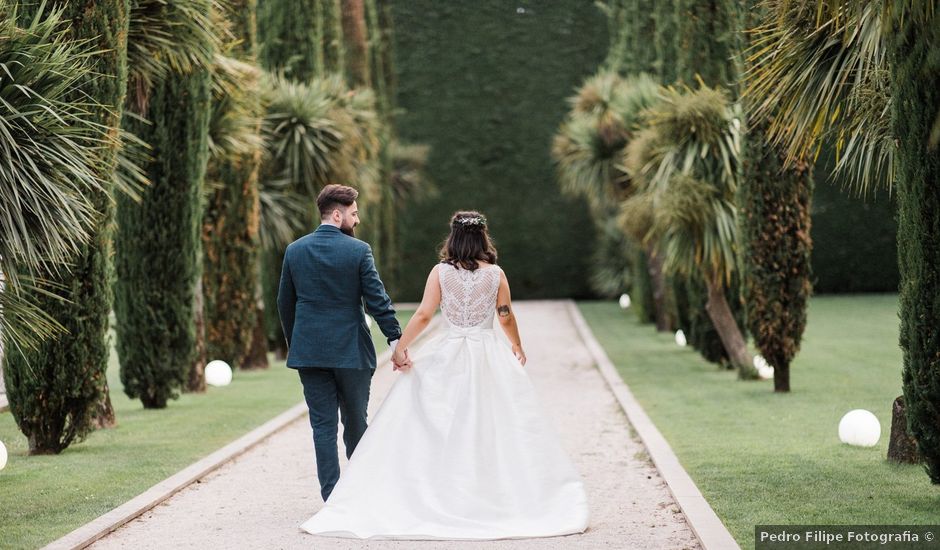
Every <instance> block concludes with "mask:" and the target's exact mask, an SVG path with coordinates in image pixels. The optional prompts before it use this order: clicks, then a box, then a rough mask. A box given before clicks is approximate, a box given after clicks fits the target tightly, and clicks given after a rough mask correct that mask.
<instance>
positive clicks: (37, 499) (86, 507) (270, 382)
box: [0, 313, 410, 548]
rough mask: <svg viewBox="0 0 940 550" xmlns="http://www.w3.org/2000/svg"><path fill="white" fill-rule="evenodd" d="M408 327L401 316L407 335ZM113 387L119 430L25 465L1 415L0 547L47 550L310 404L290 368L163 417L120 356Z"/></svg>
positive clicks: (23, 452) (246, 375) (246, 378)
mask: <svg viewBox="0 0 940 550" xmlns="http://www.w3.org/2000/svg"><path fill="white" fill-rule="evenodd" d="M408 318H410V313H404V314H402V313H400V314H399V319H400V320H401V322H402V325H403V326H404V323H405V322H406V321H407V319H408ZM372 334H373V340H374V341H375V343H376V351H377V352H378V353H381V352H382V351H384V350H385V349H386V348H387V345H386V344H385V338H384V337H382V336H381V334H380V333H379V331H378V327H377V325H376V324H375V323H373V326H372ZM108 383H109V384H110V388H111V400H112V404H113V405H114V409H115V414H116V416H117V421H118V426H117V427H116V428H114V429H110V430H101V431H97V432H94V433H92V434H91V435H90V436H89V437H88V438H87V439H86V440H85V441H84V442H82V443H77V444H75V443H73V444H72V446H71V447H69V448H68V449H66V450H65V451H63V452H62V454H60V455H56V456H28V455H27V444H26V438H25V437H24V436H23V435H22V434H21V433H20V431H19V429H18V428H17V426H16V423H15V421H14V420H13V416H12V415H11V414H10V413H2V414H0V441H3V442H4V444H5V445H6V446H7V449H8V451H9V454H10V456H9V462H8V463H7V466H6V468H5V469H4V470H3V471H0V546H2V547H4V548H36V547H40V546H44V545H45V544H47V543H49V542H51V541H53V540H55V539H57V538H59V537H61V536H62V535H65V534H66V533H68V532H70V531H72V530H73V529H75V528H77V527H79V526H81V525H83V524H85V523H87V522H88V521H91V520H92V519H94V518H96V517H98V516H99V515H101V514H103V513H105V512H107V511H109V510H111V509H113V508H115V507H116V506H119V505H121V504H123V503H124V502H126V501H128V500H130V499H131V498H133V497H135V496H137V495H138V494H140V493H142V492H143V491H144V490H146V489H147V488H149V487H150V486H152V485H154V484H155V483H157V482H159V481H161V480H163V479H165V478H167V477H168V476H170V475H172V474H174V473H176V472H178V471H179V470H181V469H183V468H185V467H186V466H188V465H189V464H191V463H193V462H195V461H197V460H199V459H201V458H203V457H205V456H207V455H209V454H210V453H212V452H213V451H215V450H216V449H219V448H221V447H223V446H225V445H226V444H228V443H230V442H232V441H234V440H235V439H237V438H239V437H241V436H242V435H244V434H245V433H247V432H249V431H250V430H252V429H254V428H256V427H258V426H260V425H261V424H263V423H265V422H267V421H268V420H270V419H271V418H273V417H275V416H277V415H278V414H280V413H282V412H284V411H285V410H286V409H288V408H289V407H291V406H293V405H294V404H296V403H299V402H301V401H302V400H303V394H302V390H301V386H300V382H299V380H298V378H297V374H296V372H295V371H294V370H293V369H288V368H286V367H285V366H284V362H283V361H276V362H272V364H271V368H270V369H268V370H265V371H256V372H241V371H239V372H236V373H235V376H234V379H233V381H232V383H231V384H230V385H229V386H227V387H224V388H213V387H210V388H209V389H208V391H207V392H206V393H205V394H200V395H193V394H185V395H183V396H181V397H180V398H179V399H178V400H175V401H171V402H170V404H169V406H168V407H167V408H166V409H163V410H144V408H143V407H142V406H141V404H140V402H139V401H137V400H131V399H129V398H127V396H125V395H124V393H123V391H122V389H121V388H122V387H121V382H120V380H119V378H118V366H117V359H116V357H114V356H113V354H112V359H111V364H110V366H109V369H108ZM311 467H313V465H311Z"/></svg>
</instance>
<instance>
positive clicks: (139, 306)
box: [115, 1, 211, 408]
mask: <svg viewBox="0 0 940 550" xmlns="http://www.w3.org/2000/svg"><path fill="white" fill-rule="evenodd" d="M203 9H204V10H206V12H208V9H209V3H208V1H206V2H203ZM210 88H211V77H210V71H209V69H208V68H197V69H194V70H193V71H192V72H190V73H173V75H172V76H171V77H170V78H169V79H168V80H165V81H163V80H161V81H158V82H157V83H156V84H154V86H153V88H152V89H151V90H150V92H149V102H148V109H147V113H146V118H147V122H143V121H139V120H134V119H131V120H129V121H128V124H129V125H130V127H131V130H132V132H133V133H134V134H136V135H138V136H140V137H141V138H142V139H144V141H146V142H147V143H148V144H149V145H150V146H151V147H152V150H153V160H152V161H151V162H150V163H149V164H148V165H147V175H148V177H149V179H150V181H151V185H150V186H149V187H148V188H147V189H146V190H145V191H144V193H143V196H142V200H141V202H140V203H139V204H138V203H136V202H133V201H131V200H130V199H128V198H125V197H118V230H117V234H116V242H115V246H116V255H115V267H116V271H117V284H116V285H115V314H116V316H117V336H118V338H117V349H118V355H119V357H120V359H121V381H122V383H123V384H124V391H125V393H127V395H128V396H130V397H132V398H134V397H139V398H140V399H141V401H142V402H143V404H144V406H145V407H147V408H163V407H165V406H166V404H167V400H168V399H170V398H175V397H176V396H177V389H178V387H179V386H180V385H181V384H182V383H183V382H184V377H185V374H186V372H187V370H188V368H189V366H190V363H191V361H192V358H193V356H194V355H193V354H194V353H195V344H196V335H195V327H194V304H193V299H194V289H195V286H196V281H197V280H198V278H199V277H201V262H200V258H201V255H202V250H201V246H200V244H201V241H200V228H201V223H202V209H203V204H202V196H203V180H204V177H205V172H206V164H207V161H208V130H209V119H210V113H211V89H210Z"/></svg>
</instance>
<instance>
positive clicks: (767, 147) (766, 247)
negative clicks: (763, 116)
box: [737, 2, 813, 392]
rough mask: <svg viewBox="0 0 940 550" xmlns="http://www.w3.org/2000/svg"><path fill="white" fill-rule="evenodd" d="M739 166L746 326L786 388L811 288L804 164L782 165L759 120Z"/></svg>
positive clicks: (778, 384)
mask: <svg viewBox="0 0 940 550" xmlns="http://www.w3.org/2000/svg"><path fill="white" fill-rule="evenodd" d="M749 8H750V9H749V10H748V14H747V16H748V17H749V18H753V16H754V15H756V13H757V10H759V9H760V7H759V5H758V4H757V2H751V4H750V6H749ZM750 25H751V23H750V22H749V23H748V26H749V27H750ZM746 42H747V40H746V37H745V38H744V39H742V43H746ZM739 57H741V58H744V57H745V55H744V54H742V55H740V56H739ZM743 166H744V178H743V181H742V184H741V185H740V186H738V196H737V200H738V207H739V209H740V213H741V216H740V220H741V221H740V223H741V237H742V254H741V256H742V268H743V271H742V273H743V279H744V281H743V284H744V293H745V296H746V300H745V304H746V307H747V322H748V329H749V330H750V332H751V334H752V335H753V336H754V343H755V344H756V346H757V349H758V350H759V351H760V353H761V355H762V356H763V357H764V359H766V360H767V362H768V363H769V364H770V365H772V366H773V367H774V391H776V392H788V391H790V362H791V361H792V360H793V357H794V356H796V353H797V352H798V351H799V349H800V340H801V339H802V337H803V330H804V329H805V328H806V306H807V303H808V302H809V297H810V294H811V293H812V288H813V287H812V282H811V277H812V265H811V253H812V247H813V242H812V239H811V237H810V225H811V220H810V210H811V202H812V197H813V175H812V169H811V166H810V165H809V164H808V163H807V162H804V161H802V160H798V161H791V162H788V161H787V155H786V153H785V151H783V149H782V147H780V146H779V145H774V144H771V143H770V142H769V140H768V137H767V121H766V120H749V121H748V130H747V134H746V137H745V140H744V162H743Z"/></svg>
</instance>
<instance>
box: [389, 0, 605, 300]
mask: <svg viewBox="0 0 940 550" xmlns="http://www.w3.org/2000/svg"><path fill="white" fill-rule="evenodd" d="M391 5H392V14H393V17H394V19H395V25H396V28H398V29H407V32H405V31H404V30H401V31H400V32H396V33H395V53H396V66H397V75H398V94H397V98H398V101H397V104H398V106H399V107H401V108H402V110H403V112H404V114H403V115H402V116H399V117H398V118H397V119H396V126H397V131H398V133H399V135H400V136H401V137H402V139H403V140H405V141H416V142H421V143H427V144H428V145H430V146H431V147H432V151H433V152H432V154H431V156H430V158H429V163H428V174H429V175H430V177H431V178H432V179H433V181H434V182H436V184H437V185H438V186H439V187H440V190H441V193H440V195H439V196H438V197H436V198H432V199H430V200H427V201H423V202H422V203H419V204H415V205H413V206H411V207H409V208H407V209H405V210H404V211H403V212H402V213H401V218H400V220H399V227H400V231H401V250H402V257H401V262H402V265H405V266H410V268H409V269H407V270H403V271H402V273H401V277H400V284H399V286H398V287H397V288H390V291H391V292H392V293H393V295H394V297H395V298H396V299H399V300H407V299H417V298H419V297H420V295H421V291H422V289H423V288H424V283H425V280H426V274H427V270H428V269H430V267H431V266H432V265H433V264H434V263H435V262H436V252H437V246H438V245H439V243H440V241H441V239H442V238H443V237H444V236H445V234H446V232H447V219H448V216H449V213H450V212H453V211H455V210H458V209H467V208H477V209H480V210H482V211H484V212H485V213H486V214H487V217H488V219H489V220H490V221H491V230H492V232H493V236H494V237H495V239H496V244H497V246H498V248H499V252H500V264H501V265H502V266H503V268H504V269H505V270H506V272H507V273H508V274H509V276H510V280H511V281H512V285H513V296H516V297H519V298H535V297H550V296H579V295H585V294H587V293H588V292H589V288H588V281H587V278H586V277H585V276H584V273H586V272H587V271H588V263H589V261H590V251H591V250H592V249H593V243H594V231H595V228H594V226H593V224H592V222H591V220H590V215H589V213H588V209H587V208H586V207H585V204H584V202H583V201H581V200H576V199H572V198H569V197H563V196H559V195H560V194H559V193H558V192H557V182H556V181H555V178H554V176H553V172H552V162H551V158H550V156H549V144H550V142H551V139H552V135H553V134H554V132H555V130H556V129H557V128H558V125H559V123H561V121H562V119H563V117H564V116H565V112H566V105H565V101H564V99H565V97H566V96H567V95H568V94H570V93H571V90H572V89H573V88H574V87H575V86H578V85H579V84H580V82H582V81H583V79H584V78H585V77H587V76H588V75H590V74H591V73H592V72H593V71H594V69H595V68H596V67H597V66H598V65H599V64H600V62H601V61H602V60H603V58H604V55H605V54H606V50H607V45H608V44H607V33H606V32H605V29H606V26H605V20H604V16H603V14H602V13H601V12H600V11H599V10H595V9H592V8H591V7H590V6H589V5H586V4H582V5H573V4H570V3H564V2H552V3H544V2H542V3H534V2H530V1H526V2H523V3H521V4H513V5H507V4H506V3H505V2H500V1H497V0H486V1H483V2H473V3H466V2H437V1H434V0H416V1H412V0H409V1H403V0H397V1H394V2H392V3H391ZM517 8H522V9H521V10H519V9H517ZM428 22H433V24H428ZM455 52H458V53H455Z"/></svg>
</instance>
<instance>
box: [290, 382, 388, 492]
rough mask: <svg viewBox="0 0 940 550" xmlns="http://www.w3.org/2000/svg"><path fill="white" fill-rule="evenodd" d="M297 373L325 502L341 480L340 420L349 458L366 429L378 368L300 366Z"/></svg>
mask: <svg viewBox="0 0 940 550" xmlns="http://www.w3.org/2000/svg"><path fill="white" fill-rule="evenodd" d="M297 372H298V373H300V382H301V383H302V384H303V386H304V399H305V400H306V401H307V409H309V411H310V427H311V428H313V448H314V450H315V451H316V453H317V478H318V479H319V480H320V496H322V497H323V501H324V502H326V499H328V498H329V497H330V493H332V492H333V486H335V485H336V482H337V481H339V451H338V449H337V447H336V434H337V432H338V428H339V420H340V418H342V421H343V443H344V444H345V445H346V458H349V457H351V456H352V454H353V451H355V450H356V445H357V444H358V443H359V440H360V439H361V438H362V434H364V433H365V431H366V427H367V424H366V408H367V407H368V405H369V387H370V386H371V384H372V374H373V373H374V372H375V369H369V368H365V369H320V368H299V369H297ZM337 411H339V415H337Z"/></svg>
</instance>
